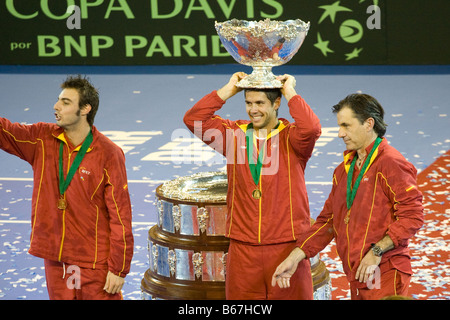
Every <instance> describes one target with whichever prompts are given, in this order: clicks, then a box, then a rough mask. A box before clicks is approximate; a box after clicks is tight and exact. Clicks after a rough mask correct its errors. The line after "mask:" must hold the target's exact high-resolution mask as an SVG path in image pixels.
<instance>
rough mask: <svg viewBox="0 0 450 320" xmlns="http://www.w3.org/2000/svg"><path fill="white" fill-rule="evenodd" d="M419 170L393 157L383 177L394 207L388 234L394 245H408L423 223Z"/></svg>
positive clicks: (386, 192)
mask: <svg viewBox="0 0 450 320" xmlns="http://www.w3.org/2000/svg"><path fill="white" fill-rule="evenodd" d="M416 175H417V171H416V169H415V168H414V166H413V165H412V164H411V163H409V162H407V161H405V160H403V159H399V158H393V160H392V161H390V163H389V166H388V167H387V168H386V176H383V177H382V179H383V180H382V181H383V186H384V189H385V194H386V195H387V196H388V197H389V198H390V201H391V203H392V204H393V208H394V222H393V223H392V224H391V225H390V226H389V229H388V232H387V234H388V235H389V237H390V238H391V239H392V241H393V242H394V246H395V247H397V246H406V245H407V244H408V240H409V239H410V238H411V237H412V236H414V234H415V233H416V232H417V231H418V230H419V229H420V228H421V227H422V225H423V205H422V193H421V192H420V191H419V189H418V187H417V176H416Z"/></svg>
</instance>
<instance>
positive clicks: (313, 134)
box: [288, 95, 322, 163]
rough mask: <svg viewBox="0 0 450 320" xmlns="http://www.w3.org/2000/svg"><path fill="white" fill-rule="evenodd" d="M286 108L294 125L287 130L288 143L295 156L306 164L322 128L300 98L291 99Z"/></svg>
mask: <svg viewBox="0 0 450 320" xmlns="http://www.w3.org/2000/svg"><path fill="white" fill-rule="evenodd" d="M288 106H289V113H290V114H291V116H292V118H293V119H294V124H293V125H292V126H290V129H289V136H290V139H289V141H290V142H291V145H292V148H293V149H294V150H295V152H296V153H297V155H298V156H299V157H301V158H302V159H303V160H304V161H305V163H306V161H307V160H308V159H309V158H310V157H311V155H312V152H313V150H314V145H315V144H316V141H317V139H319V137H320V134H321V133H322V127H321V125H320V121H319V118H318V117H317V115H316V114H315V113H314V111H313V110H312V109H311V107H310V106H309V105H308V104H307V103H306V101H305V100H304V99H303V98H302V97H301V96H299V95H296V96H294V97H292V98H291V99H290V100H289V102H288Z"/></svg>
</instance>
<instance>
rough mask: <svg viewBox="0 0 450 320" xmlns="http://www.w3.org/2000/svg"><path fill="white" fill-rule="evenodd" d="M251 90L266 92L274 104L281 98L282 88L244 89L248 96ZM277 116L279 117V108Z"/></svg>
mask: <svg viewBox="0 0 450 320" xmlns="http://www.w3.org/2000/svg"><path fill="white" fill-rule="evenodd" d="M249 91H257V92H264V93H265V94H266V97H267V99H269V101H270V103H271V104H272V105H273V104H274V103H275V100H277V99H278V98H281V89H277V88H274V89H260V88H246V89H245V90H244V93H245V95H244V96H247V92H249ZM276 114H277V117H278V110H277V113H276Z"/></svg>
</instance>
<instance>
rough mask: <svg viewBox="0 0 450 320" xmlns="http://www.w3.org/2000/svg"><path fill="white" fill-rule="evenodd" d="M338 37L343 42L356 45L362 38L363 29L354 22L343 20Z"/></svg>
mask: <svg viewBox="0 0 450 320" xmlns="http://www.w3.org/2000/svg"><path fill="white" fill-rule="evenodd" d="M339 35H340V36H341V38H342V39H343V40H344V41H345V42H348V43H356V42H358V41H359V40H361V38H362V36H363V27H362V26H361V24H360V23H359V22H358V21H356V20H353V19H349V20H345V21H344V22H342V24H341V26H340V27H339Z"/></svg>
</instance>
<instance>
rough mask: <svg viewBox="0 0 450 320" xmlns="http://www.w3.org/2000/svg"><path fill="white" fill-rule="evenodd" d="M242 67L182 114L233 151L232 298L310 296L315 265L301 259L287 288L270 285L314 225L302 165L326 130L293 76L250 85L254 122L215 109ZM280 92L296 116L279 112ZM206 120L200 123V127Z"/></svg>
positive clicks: (219, 146)
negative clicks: (272, 84)
mask: <svg viewBox="0 0 450 320" xmlns="http://www.w3.org/2000/svg"><path fill="white" fill-rule="evenodd" d="M244 77H246V74H245V73H243V72H238V73H235V74H233V76H232V77H231V78H230V80H229V82H228V83H227V84H226V85H225V86H223V87H222V88H221V89H219V90H217V91H213V92H212V93H210V94H208V95H206V96H205V97H204V98H203V99H201V100H200V101H199V102H197V103H196V104H195V105H194V107H193V108H192V109H190V110H189V111H188V112H187V113H186V115H185V117H184V121H185V123H186V125H187V127H188V128H189V129H190V130H191V131H192V132H194V133H195V134H197V135H198V136H199V138H201V139H202V140H203V141H204V142H205V143H208V144H210V146H211V147H213V148H214V149H215V150H216V151H218V152H221V153H222V154H223V155H225V156H226V157H227V173H228V193H227V207H228V215H227V229H226V230H227V231H226V236H227V237H229V238H230V247H229V251H228V260H227V264H226V266H227V275H226V285H225V287H226V298H227V299H312V297H313V288H312V278H311V266H310V263H309V261H307V260H306V261H303V262H302V263H301V264H300V265H299V268H298V269H297V271H296V274H295V275H294V277H293V278H291V280H290V281H291V283H292V284H293V285H292V286H291V288H290V289H289V290H285V291H283V290H282V289H280V288H279V287H272V286H271V285H270V281H271V277H272V273H273V270H275V268H276V266H277V265H278V264H279V263H280V262H281V261H282V259H283V257H284V256H285V255H286V254H288V253H289V252H290V251H291V250H293V248H294V247H295V243H296V242H295V239H296V238H297V237H298V236H299V235H300V234H301V233H302V232H304V231H305V230H307V229H308V228H309V225H310V215H309V205H308V198H307V195H306V186H305V178H304V170H305V167H306V163H307V161H308V159H309V158H310V157H311V154H312V151H313V149H314V145H315V142H316V140H317V139H318V138H319V136H320V133H321V126H320V122H319V119H318V118H317V116H316V115H315V114H314V112H313V111H312V110H311V108H310V107H309V106H308V104H307V103H306V102H305V101H304V100H303V98H302V97H301V96H299V95H297V93H296V91H295V88H294V86H295V79H294V77H293V76H290V75H283V76H279V77H277V80H279V81H280V82H281V83H282V84H283V87H282V88H281V89H253V88H247V89H245V104H246V111H247V113H248V115H249V118H250V121H248V120H238V121H231V120H227V119H223V118H221V117H219V116H217V115H215V112H216V111H217V110H219V109H220V108H221V107H222V106H223V105H224V104H225V102H226V101H227V100H228V99H229V98H231V97H233V96H234V95H235V94H237V93H238V92H240V91H241V90H242V88H239V87H238V86H236V84H237V83H238V81H240V80H242V79H243V78H244ZM281 94H283V96H284V97H285V98H286V100H287V101H288V106H289V111H290V114H291V116H292V117H293V118H294V120H295V122H294V123H290V122H289V121H287V120H285V119H278V108H279V107H280V103H281ZM199 126H200V128H199Z"/></svg>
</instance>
